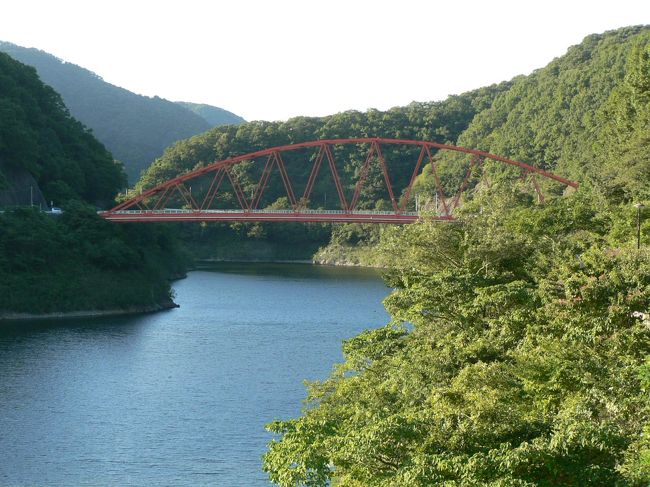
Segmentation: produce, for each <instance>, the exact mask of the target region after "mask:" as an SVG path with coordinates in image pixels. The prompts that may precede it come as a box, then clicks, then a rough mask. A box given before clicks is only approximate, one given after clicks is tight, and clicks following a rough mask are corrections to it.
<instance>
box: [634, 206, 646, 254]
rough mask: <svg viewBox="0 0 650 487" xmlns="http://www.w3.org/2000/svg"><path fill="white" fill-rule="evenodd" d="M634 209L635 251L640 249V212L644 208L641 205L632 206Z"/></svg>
mask: <svg viewBox="0 0 650 487" xmlns="http://www.w3.org/2000/svg"><path fill="white" fill-rule="evenodd" d="M634 207H635V208H636V249H637V250H639V249H640V248H641V210H642V209H643V208H644V207H645V205H644V204H643V203H637V204H635V205H634Z"/></svg>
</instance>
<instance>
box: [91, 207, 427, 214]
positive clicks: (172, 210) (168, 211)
mask: <svg viewBox="0 0 650 487" xmlns="http://www.w3.org/2000/svg"><path fill="white" fill-rule="evenodd" d="M98 213H100V214H113V215H179V214H180V215H182V214H197V213H216V214H237V215H241V214H242V213H250V214H279V215H290V214H293V213H300V214H303V215H305V214H307V215H395V214H396V213H395V212H394V211H373V210H355V211H344V210H188V209H183V208H165V209H163V210H118V211H110V212H108V211H100V212H98ZM399 215H404V216H418V215H419V213H417V212H414V211H404V212H402V213H399Z"/></svg>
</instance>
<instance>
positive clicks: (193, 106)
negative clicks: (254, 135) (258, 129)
mask: <svg viewBox="0 0 650 487" xmlns="http://www.w3.org/2000/svg"><path fill="white" fill-rule="evenodd" d="M176 103H177V104H178V105H180V106H182V107H184V108H187V109H188V110H190V111H192V112H193V113H196V114H197V115H199V116H200V117H201V118H203V119H204V120H205V121H206V122H208V123H209V124H210V126H211V127H217V126H219V125H239V124H241V123H246V120H244V119H243V118H242V117H240V116H239V115H235V114H234V113H232V112H229V111H228V110H224V109H223V108H219V107H215V106H212V105H206V104H205V103H190V102H187V101H177V102H176Z"/></svg>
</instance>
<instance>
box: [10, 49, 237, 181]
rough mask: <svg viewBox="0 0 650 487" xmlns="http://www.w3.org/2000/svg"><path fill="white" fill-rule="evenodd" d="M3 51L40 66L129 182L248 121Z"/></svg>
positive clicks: (47, 58) (42, 55) (41, 57)
mask: <svg viewBox="0 0 650 487" xmlns="http://www.w3.org/2000/svg"><path fill="white" fill-rule="evenodd" d="M0 51H3V52H5V53H7V54H9V55H10V56H11V57H13V58H14V59H16V60H18V61H20V62H22V63H23V64H27V65H29V66H32V67H34V68H36V70H37V72H38V75H39V77H40V78H41V80H42V81H43V82H44V83H46V84H48V85H50V86H52V87H53V88H54V89H55V90H56V91H57V92H58V93H60V94H61V96H62V98H63V101H64V102H65V104H66V106H67V107H68V109H69V110H70V113H71V115H72V116H74V117H75V118H76V119H78V120H79V121H80V122H82V123H83V124H84V125H86V126H87V127H88V128H90V129H91V130H92V131H93V134H94V135H95V137H97V139H98V140H99V141H100V142H102V143H103V144H104V145H105V146H106V148H107V149H109V150H110V151H111V153H112V154H113V156H114V157H115V158H116V159H117V160H119V161H121V162H122V163H123V164H124V169H125V172H126V174H127V177H128V179H129V181H130V182H135V181H136V180H137V179H138V177H139V175H140V173H141V172H142V171H143V170H144V169H146V168H147V167H148V166H149V165H150V164H151V163H152V162H153V161H154V160H155V159H156V158H158V157H160V156H161V155H162V153H163V152H164V150H165V149H166V148H167V147H169V146H170V145H172V144H174V143H175V142H176V141H178V140H182V139H186V138H188V137H192V136H193V135H197V134H200V133H202V132H205V131H206V130H209V129H210V128H212V127H214V126H217V125H224V124H234V123H242V121H243V119H241V117H238V116H237V115H235V114H232V113H230V112H227V111H226V110H222V109H220V108H217V107H211V106H209V105H195V104H186V103H174V102H172V101H169V100H165V99H163V98H159V97H157V96H156V97H153V98H150V97H147V96H142V95H137V94H135V93H132V92H130V91H128V90H126V89H124V88H120V87H118V86H114V85H112V84H110V83H107V82H105V81H104V80H103V79H102V78H101V77H100V76H98V75H97V74H95V73H93V72H92V71H89V70H87V69H84V68H82V67H80V66H77V65H75V64H72V63H67V62H64V61H62V60H61V59H59V58H57V57H55V56H53V55H51V54H48V53H47V52H44V51H41V50H38V49H34V48H25V47H21V46H17V45H15V44H11V43H9V42H2V41H0ZM190 107H191V108H190ZM220 114H221V115H222V116H221V117H220V116H219V115H220Z"/></svg>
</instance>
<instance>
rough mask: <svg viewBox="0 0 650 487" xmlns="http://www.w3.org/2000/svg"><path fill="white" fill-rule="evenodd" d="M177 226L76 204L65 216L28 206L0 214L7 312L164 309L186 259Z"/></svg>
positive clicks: (1, 304) (0, 309)
mask: <svg viewBox="0 0 650 487" xmlns="http://www.w3.org/2000/svg"><path fill="white" fill-rule="evenodd" d="M175 245H176V244H175V243H174V239H173V238H171V237H170V234H169V232H167V231H166V230H165V229H162V228H160V227H156V226H153V225H141V226H135V225H116V224H114V223H111V222H107V221H105V220H103V219H101V218H99V217H98V216H97V214H96V213H95V211H93V209H92V208H88V207H87V206H85V205H83V204H80V203H70V204H69V205H68V206H67V207H66V211H65V212H64V213H62V214H60V215H52V214H44V213H42V212H40V211H38V210H35V209H30V208H24V209H14V210H10V211H7V212H5V213H3V214H1V215H0V315H2V314H4V313H5V312H14V313H15V312H17V313H51V312H65V311H77V310H115V309H134V310H141V309H147V308H151V309H156V308H157V307H158V306H159V305H168V304H171V294H170V293H171V291H170V288H169V283H168V281H167V279H168V278H169V277H170V276H172V275H178V274H180V273H182V272H183V271H184V269H183V266H184V265H185V262H184V261H183V260H182V259H180V258H179V257H178V256H179V255H180V254H179V252H178V251H177V249H176V248H175Z"/></svg>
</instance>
